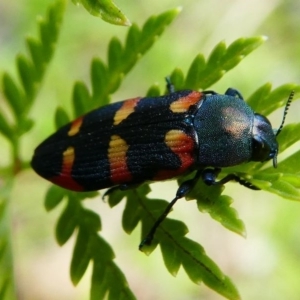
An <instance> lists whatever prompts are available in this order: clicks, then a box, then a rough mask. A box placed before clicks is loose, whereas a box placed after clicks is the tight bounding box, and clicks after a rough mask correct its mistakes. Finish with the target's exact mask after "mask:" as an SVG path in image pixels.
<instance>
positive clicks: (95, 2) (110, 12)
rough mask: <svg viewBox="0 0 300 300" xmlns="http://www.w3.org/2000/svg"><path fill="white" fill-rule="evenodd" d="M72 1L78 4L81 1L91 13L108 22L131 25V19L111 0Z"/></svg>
mask: <svg viewBox="0 0 300 300" xmlns="http://www.w3.org/2000/svg"><path fill="white" fill-rule="evenodd" d="M72 2H73V3H74V4H76V5H78V4H79V3H81V4H82V5H83V7H84V8H85V9H86V10H87V11H88V12H89V13H90V14H91V15H93V16H96V17H100V18H101V19H102V20H104V21H106V22H108V23H111V24H115V25H123V26H130V25H131V23H130V21H129V19H128V18H127V17H126V16H125V15H124V14H123V13H122V12H121V10H120V9H119V8H118V7H117V6H116V5H115V4H114V2H112V1H111V0H72Z"/></svg>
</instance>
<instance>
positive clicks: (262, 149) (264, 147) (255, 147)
mask: <svg viewBox="0 0 300 300" xmlns="http://www.w3.org/2000/svg"><path fill="white" fill-rule="evenodd" d="M293 97H294V91H292V92H291V93H290V96H289V98H288V100H287V103H286V105H285V109H284V113H283V118H282V121H281V124H280V127H279V129H278V130H273V129H272V126H271V123H270V122H269V120H268V119H267V118H266V117H264V116H262V115H260V114H254V124H253V131H252V158H251V160H252V161H261V162H263V161H267V160H270V159H273V166H274V168H276V167H277V154H278V143H277V141H276V137H277V136H278V135H279V133H280V132H281V130H282V128H283V125H284V121H285V117H286V114H287V111H288V109H289V106H290V104H291V102H292V100H293Z"/></svg>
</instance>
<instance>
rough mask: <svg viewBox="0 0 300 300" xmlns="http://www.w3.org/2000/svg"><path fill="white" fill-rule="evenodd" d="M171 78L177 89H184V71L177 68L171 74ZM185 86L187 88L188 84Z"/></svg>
mask: <svg viewBox="0 0 300 300" xmlns="http://www.w3.org/2000/svg"><path fill="white" fill-rule="evenodd" d="M197 57H198V56H197ZM197 57H196V58H197ZM190 68H191V67H190ZM189 72H190V71H189ZM187 76H189V75H187ZM170 79H171V82H172V84H173V85H174V86H175V87H176V90H179V91H180V90H183V89H184V75H183V72H182V71H181V70H180V69H178V68H176V69H175V70H174V71H173V72H172V74H171V76H170ZM185 88H187V86H186V87H185Z"/></svg>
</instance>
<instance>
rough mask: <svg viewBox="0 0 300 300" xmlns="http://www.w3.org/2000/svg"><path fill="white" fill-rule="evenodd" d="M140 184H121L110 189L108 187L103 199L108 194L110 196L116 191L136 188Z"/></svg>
mask: <svg viewBox="0 0 300 300" xmlns="http://www.w3.org/2000/svg"><path fill="white" fill-rule="evenodd" d="M138 186H139V184H126V183H124V184H120V185H116V186H114V187H112V188H110V189H108V190H107V191H106V192H105V193H104V194H103V196H102V200H104V198H105V197H106V196H109V195H110V194H111V193H113V192H114V191H117V190H120V191H126V190H129V189H135V188H137V187H138Z"/></svg>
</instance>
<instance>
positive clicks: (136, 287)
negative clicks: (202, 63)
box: [0, 0, 300, 300]
mask: <svg viewBox="0 0 300 300" xmlns="http://www.w3.org/2000/svg"><path fill="white" fill-rule="evenodd" d="M51 3H52V1H50V0H44V1H37V0H23V1H18V2H16V1H7V0H0V72H3V71H10V72H11V73H13V74H16V71H15V65H14V59H15V56H16V55H17V54H18V53H20V52H24V51H25V44H24V37H25V36H27V35H33V36H36V35H37V30H36V18H37V16H39V15H42V16H44V15H45V12H46V9H47V7H48V5H49V4H51ZM116 4H117V5H118V6H119V7H120V8H121V10H122V11H123V12H124V13H125V14H126V16H127V17H128V18H129V19H130V20H131V21H132V22H135V23H137V24H138V25H140V26H142V25H143V23H144V22H145V20H146V19H147V18H148V17H149V16H151V15H153V14H159V13H161V12H163V11H166V10H168V9H171V8H174V7H177V6H182V8H183V10H182V12H181V14H180V15H179V16H178V18H177V19H176V20H175V22H173V23H172V25H171V26H170V27H169V28H168V29H167V30H166V32H165V33H164V34H163V36H162V37H161V38H159V40H158V41H157V43H156V44H155V45H154V47H153V48H152V49H151V50H150V51H149V52H148V53H147V54H146V55H145V57H143V58H142V59H141V61H140V63H139V64H138V65H137V66H136V67H135V68H134V69H133V70H132V71H131V72H130V73H129V75H128V76H127V77H126V78H125V80H124V82H123V83H122V86H121V88H120V89H119V91H118V92H117V93H116V94H114V95H113V97H112V98H113V100H114V101H117V100H121V99H126V98H131V97H135V96H143V95H144V94H145V93H146V91H147V89H148V87H149V86H150V85H152V84H153V83H158V84H159V85H160V86H161V88H162V89H163V88H164V85H165V82H164V77H165V76H166V75H168V74H169V73H170V72H171V71H172V70H173V69H174V68H175V67H179V68H182V69H183V70H184V71H186V70H187V69H188V67H189V65H190V63H191V62H192V60H193V58H194V57H195V56H196V55H197V54H198V53H199V52H201V53H204V54H205V55H208V54H209V53H210V52H211V50H212V49H213V47H214V46H215V45H216V44H217V43H218V42H220V41H222V40H224V41H226V43H227V44H230V43H231V42H233V41H234V40H235V39H237V38H239V37H242V36H247V37H249V36H253V35H266V36H268V38H269V39H268V41H267V42H266V43H265V44H264V45H263V46H261V47H260V48H259V49H258V50H256V51H255V52H254V53H252V54H251V55H250V56H249V57H247V58H246V59H245V61H243V62H242V63H241V64H240V65H239V66H238V67H236V68H235V69H234V70H233V71H231V72H229V73H228V74H226V75H225V76H224V78H223V79H222V80H220V81H219V82H218V83H216V84H215V85H214V86H213V87H212V89H214V90H216V91H218V92H220V93H222V92H224V91H225V90H226V89H227V88H228V87H229V86H230V87H235V88H237V89H238V90H239V91H241V93H242V94H243V95H244V97H245V98H246V99H247V96H249V95H250V94H251V93H252V92H253V91H255V90H256V89H257V88H258V87H259V86H261V85H262V84H264V83H266V82H271V83H272V84H273V86H274V87H276V86H279V85H281V84H284V83H287V82H295V83H297V84H299V81H300V55H299V54H300V18H299V16H300V2H299V1H297V0H288V1H283V0H282V1H280V0H272V1H260V0H251V1H241V0H211V1H196V0H190V1H178V0H172V1H170V0H165V1H161V0H152V1H151V2H149V1H139V2H137V1H126V2H125V1H121V0H120V1H118V2H116ZM126 32H127V29H126V28H125V27H119V26H114V25H110V24H107V23H105V22H103V21H102V20H100V19H98V18H95V17H92V16H90V15H88V13H87V12H86V11H85V10H84V9H83V8H82V7H80V6H79V7H77V6H74V5H73V4H72V3H71V2H70V3H68V6H67V10H66V14H65V18H64V23H63V29H62V32H61V35H60V39H59V43H58V48H57V51H56V53H55V57H54V59H53V61H52V63H51V65H50V68H49V70H48V73H47V75H46V77H45V82H44V85H43V88H42V90H41V91H40V93H39V95H38V100H37V101H36V103H35V105H34V107H33V109H32V111H31V115H32V118H33V119H34V120H36V126H35V127H34V129H33V130H32V131H31V132H30V134H29V135H26V138H24V139H23V140H22V151H23V152H22V156H23V158H24V159H25V160H29V159H30V157H31V155H32V152H33V149H34V148H35V146H36V145H37V144H38V143H39V142H41V141H42V140H43V139H44V138H45V137H46V136H48V135H49V134H50V133H52V132H53V130H54V122H53V114H54V111H55V108H56V107H57V106H58V105H60V106H63V107H64V108H67V109H68V110H69V111H71V108H70V99H71V94H72V87H73V83H74V81H76V80H83V81H85V82H86V83H89V80H90V79H89V67H90V61H91V59H92V58H93V57H95V56H98V57H101V58H103V59H105V58H106V51H107V45H108V43H109V40H110V39H111V37H112V36H117V37H119V38H120V39H121V40H122V41H124V39H125V36H126ZM2 97H3V95H0V105H1V106H3V105H2V103H1V102H3V100H2ZM299 111H300V105H299V103H297V102H296V103H294V104H293V106H292V108H291V109H290V112H289V114H288V117H287V122H299ZM281 117H282V110H281V111H278V112H276V113H275V114H273V115H272V116H271V117H270V120H271V122H272V124H273V125H274V127H275V128H276V127H278V126H279V124H280V121H281ZM0 145H1V147H0V155H1V160H0V166H1V167H3V166H7V164H8V159H9V151H10V148H9V146H8V143H7V142H6V140H4V139H3V138H2V137H0ZM299 146H300V145H299V143H298V144H296V145H295V146H294V147H293V149H294V150H295V149H299ZM284 155H285V153H283V155H279V158H278V160H279V161H280V160H281V159H282V157H284ZM299 169H300V162H299ZM15 183H16V184H15V187H14V190H13V195H12V198H11V207H12V210H11V212H12V219H11V220H12V224H11V225H12V228H13V229H12V232H13V249H14V260H15V273H16V281H17V291H18V297H19V299H22V300H23V299H24V300H35V299H43V300H48V299H49V300H50V299H51V300H68V299H72V300H75V299H88V294H89V293H88V290H89V276H90V274H89V273H88V274H86V275H85V277H84V279H83V280H82V281H81V282H80V283H79V285H78V287H76V288H74V287H73V286H72V285H71V283H70V279H69V264H70V258H71V253H72V247H73V242H74V241H71V242H68V243H67V244H66V245H65V246H64V247H62V248H60V247H59V246H58V245H57V244H56V242H55V238H54V227H55V221H56V220H57V217H58V216H59V214H60V211H61V209H62V207H63V206H64V204H61V205H60V207H58V208H57V209H56V210H55V211H54V212H51V213H47V212H46V211H45V209H44V207H43V199H44V195H45V192H46V190H47V187H48V186H49V184H48V183H47V182H45V181H44V180H42V179H41V178H39V177H37V175H36V174H34V173H33V171H31V170H28V171H26V172H22V173H21V174H19V175H18V177H17V178H16V182H15ZM151 187H152V189H153V195H155V196H158V197H160V198H164V199H170V200H171V199H172V197H173V195H174V192H175V190H176V185H175V183H174V182H167V183H157V184H153V185H151ZM226 194H229V195H231V196H232V197H233V198H234V199H235V202H234V204H233V205H234V207H235V208H236V209H237V210H238V212H239V215H240V217H241V218H242V219H243V221H244V222H245V224H246V227H247V233H248V234H247V235H248V236H247V238H246V239H243V238H241V237H240V236H238V235H235V234H234V233H232V232H229V231H228V230H226V229H225V228H223V227H222V226H220V224H219V223H217V222H215V221H213V220H211V219H210V217H209V216H208V215H204V214H200V213H199V212H198V210H197V207H196V202H195V201H190V202H186V201H184V200H181V201H179V203H178V204H176V206H175V209H174V211H173V212H172V215H171V217H172V218H178V219H180V220H183V221H184V222H186V223H187V225H188V227H189V230H190V232H189V234H188V237H190V238H192V239H195V240H196V241H198V242H199V243H200V244H202V245H203V246H204V248H205V249H206V251H207V253H208V255H209V256H210V257H211V258H212V259H213V260H214V261H215V262H216V263H218V264H219V266H220V267H221V269H222V270H223V271H224V272H225V273H226V274H227V275H229V276H230V277H231V279H232V280H233V281H234V282H235V283H236V285H237V287H238V289H239V291H240V293H241V296H242V298H243V299H246V300H248V299H259V300H260V299H265V300H279V299H280V300H281V299H290V300H299V299H300V284H299V278H300V226H299V225H300V203H295V202H291V201H287V200H284V199H280V198H279V197H277V196H275V195H271V194H267V193H264V192H255V191H251V190H245V188H243V187H240V186H239V185H237V184H228V185H227V187H226ZM85 203H86V205H87V206H88V207H90V208H93V209H94V210H95V211H97V212H99V214H100V216H101V219H102V223H103V226H102V228H103V230H102V232H101V234H102V235H103V236H104V238H106V239H107V241H108V242H109V243H111V244H112V245H113V246H114V250H115V254H116V261H117V263H118V264H119V265H120V266H121V267H122V269H123V271H124V273H125V274H126V276H127V279H128V281H129V284H130V286H131V288H132V289H133V291H134V292H135V293H136V296H137V299H139V300H148V299H157V300H160V299H162V300H163V299H174V300H177V299H208V300H217V299H223V298H222V297H221V296H219V295H218V294H216V293H215V292H213V291H211V290H209V289H208V288H207V287H206V286H204V285H201V286H197V285H194V284H193V283H191V282H190V281H189V279H188V278H187V276H186V275H185V273H184V271H183V270H180V271H179V274H178V276H177V277H176V278H174V277H172V276H171V275H170V274H169V273H168V272H167V270H166V269H165V267H164V266H163V261H162V258H161V253H160V250H159V249H157V250H156V251H155V252H154V253H153V254H152V255H151V256H150V257H146V256H145V255H144V254H142V253H141V252H139V251H138V244H139V241H140V232H138V231H136V232H134V233H133V234H132V235H131V236H127V235H126V234H125V233H124V232H123V231H122V228H121V221H120V220H121V214H122V209H123V205H124V203H121V204H120V205H118V206H117V207H116V208H114V209H113V210H111V209H110V208H109V207H108V205H107V204H106V203H103V202H102V201H101V200H100V199H94V200H89V201H86V202H85Z"/></svg>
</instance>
